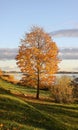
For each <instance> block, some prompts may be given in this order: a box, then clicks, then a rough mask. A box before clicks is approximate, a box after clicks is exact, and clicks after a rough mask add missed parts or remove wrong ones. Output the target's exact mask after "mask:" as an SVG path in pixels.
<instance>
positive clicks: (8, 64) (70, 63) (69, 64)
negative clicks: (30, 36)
mask: <svg viewBox="0 0 78 130" xmlns="http://www.w3.org/2000/svg"><path fill="white" fill-rule="evenodd" d="M0 69H1V70H3V71H20V70H19V68H18V67H17V65H16V60H0ZM59 70H60V71H70V72H78V60H75V59H74V60H73V59H72V60H62V61H61V62H60V64H59ZM62 75H68V76H73V77H74V76H76V77H78V74H58V75H57V76H62ZM14 76H15V78H17V79H20V78H21V74H20V73H16V74H14Z"/></svg>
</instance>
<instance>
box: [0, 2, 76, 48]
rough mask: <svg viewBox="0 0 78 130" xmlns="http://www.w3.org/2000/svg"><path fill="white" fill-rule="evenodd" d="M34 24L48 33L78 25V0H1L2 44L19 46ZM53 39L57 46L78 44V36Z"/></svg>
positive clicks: (0, 31) (0, 32) (0, 30)
mask: <svg viewBox="0 0 78 130" xmlns="http://www.w3.org/2000/svg"><path fill="white" fill-rule="evenodd" d="M33 25H35V26H40V27H42V28H44V30H45V31H46V32H48V33H50V32H53V31H58V30H64V29H65V30H66V29H78V0H0V48H17V47H18V46H19V45H20V39H21V38H23V37H24V34H25V33H26V32H29V30H30V28H31V27H32V26H33ZM53 40H54V41H55V42H56V44H57V45H58V47H78V37H74V38H71V37H68V38H67V37H64V38H63V37H62V38H54V39H53Z"/></svg>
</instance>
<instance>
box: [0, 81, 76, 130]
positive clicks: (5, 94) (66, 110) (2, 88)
mask: <svg viewBox="0 0 78 130" xmlns="http://www.w3.org/2000/svg"><path fill="white" fill-rule="evenodd" d="M35 93H36V90H35V89H31V88H24V87H23V86H18V85H13V84H11V83H8V82H6V81H4V80H2V79H0V130H78V104H56V103H53V102H52V101H51V100H49V92H48V91H42V90H41V91H40V95H41V96H40V100H36V99H35V98H34V97H35ZM29 97H30V98H29ZM31 97H33V98H31Z"/></svg>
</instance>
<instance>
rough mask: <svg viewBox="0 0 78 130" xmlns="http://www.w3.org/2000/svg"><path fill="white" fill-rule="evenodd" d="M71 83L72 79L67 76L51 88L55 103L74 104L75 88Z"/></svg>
mask: <svg viewBox="0 0 78 130" xmlns="http://www.w3.org/2000/svg"><path fill="white" fill-rule="evenodd" d="M70 83H71V78H70V77H67V76H62V77H60V78H58V79H57V80H56V83H55V85H53V86H52V87H51V95H52V97H53V98H54V100H55V102H58V103H71V102H73V87H72V86H71V85H70Z"/></svg>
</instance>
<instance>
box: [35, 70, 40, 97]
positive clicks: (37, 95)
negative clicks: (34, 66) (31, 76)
mask: <svg viewBox="0 0 78 130" xmlns="http://www.w3.org/2000/svg"><path fill="white" fill-rule="evenodd" d="M39 82H40V81H39V70H38V81H37V94H36V99H39V92H40V91H39V88H40V87H39V86H40V85H39V84H40V83H39Z"/></svg>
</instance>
